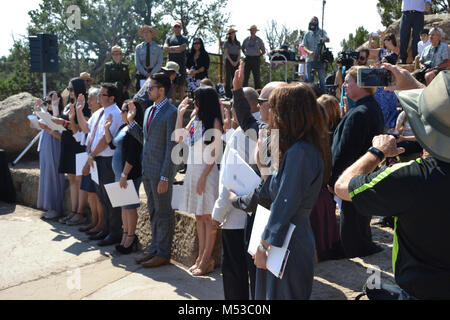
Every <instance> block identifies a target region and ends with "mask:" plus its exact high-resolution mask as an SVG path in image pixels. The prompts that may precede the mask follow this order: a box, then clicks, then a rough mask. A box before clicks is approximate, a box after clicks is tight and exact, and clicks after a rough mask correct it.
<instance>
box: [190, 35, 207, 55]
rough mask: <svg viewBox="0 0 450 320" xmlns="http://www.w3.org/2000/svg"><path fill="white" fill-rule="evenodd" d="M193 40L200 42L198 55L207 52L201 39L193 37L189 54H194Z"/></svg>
mask: <svg viewBox="0 0 450 320" xmlns="http://www.w3.org/2000/svg"><path fill="white" fill-rule="evenodd" d="M195 42H200V43H201V45H200V55H204V54H206V55H207V54H208V52H206V49H205V44H204V43H203V40H202V39H201V38H194V40H192V48H191V53H190V54H191V56H194V54H195V48H194V43H195Z"/></svg>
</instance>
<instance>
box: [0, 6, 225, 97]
mask: <svg viewBox="0 0 450 320" xmlns="http://www.w3.org/2000/svg"><path fill="white" fill-rule="evenodd" d="M74 6H76V8H78V9H79V11H78V12H79V13H80V25H79V28H77V27H75V28H74V27H73V25H72V24H71V23H70V21H71V19H72V18H73V15H74V12H73V11H71V10H70V8H71V7H72V8H73V7H74ZM226 6H227V0H211V1H208V3H203V2H199V1H195V0H183V1H180V0H96V1H94V0H41V3H40V5H39V8H38V9H36V10H32V11H30V12H29V13H28V14H29V16H30V18H31V22H30V24H29V26H28V34H29V36H34V35H37V34H39V33H50V34H55V35H56V36H57V37H58V46H59V59H60V64H59V65H60V68H59V72H58V73H52V74H47V83H48V88H51V89H56V90H62V89H64V88H65V87H66V86H67V82H68V80H69V79H71V78H73V77H76V76H78V75H79V74H80V73H81V72H84V71H86V72H89V73H90V74H91V76H93V77H94V78H96V80H97V82H100V81H102V78H103V67H104V64H105V63H106V62H107V61H108V60H109V59H110V58H111V56H110V51H111V48H112V47H113V46H114V45H119V46H121V47H122V49H123V51H124V58H123V59H124V62H125V63H127V64H128V65H129V67H130V73H131V74H130V76H133V75H134V72H135V71H136V70H135V66H134V51H135V48H136V45H137V44H138V43H140V42H141V41H142V40H143V39H142V38H141V37H140V36H139V35H138V30H139V28H140V27H142V26H143V25H144V24H148V25H151V26H152V27H154V28H155V29H156V30H157V32H158V34H157V36H156V38H154V41H155V42H157V43H159V44H163V43H164V41H165V39H166V37H167V35H168V33H169V32H171V24H170V18H172V19H173V20H181V21H182V22H183V24H184V26H185V28H184V30H185V32H186V34H187V35H188V36H190V38H192V37H194V36H202V37H203V38H204V41H205V42H208V40H211V39H215V40H217V36H218V34H217V30H216V29H217V27H218V26H224V25H225V24H227V23H228V19H229V16H227V15H226V14H223V11H224V9H225V8H226ZM220 36H221V34H220ZM13 64H17V67H15V68H12V67H11V65H13ZM28 66H29V49H28V38H25V39H20V40H18V41H16V43H15V44H14V46H13V48H12V49H11V50H10V55H9V56H8V57H3V58H1V59H0V67H1V69H0V75H1V76H0V88H7V89H5V90H2V94H3V95H6V96H8V95H11V94H15V93H18V92H21V91H29V92H30V93H32V94H35V95H40V92H41V88H42V83H41V81H42V79H41V78H42V75H40V74H32V73H30V71H29V67H28ZM19 67H20V68H19ZM29 81H33V83H34V84H33V85H27V83H28V82H29Z"/></svg>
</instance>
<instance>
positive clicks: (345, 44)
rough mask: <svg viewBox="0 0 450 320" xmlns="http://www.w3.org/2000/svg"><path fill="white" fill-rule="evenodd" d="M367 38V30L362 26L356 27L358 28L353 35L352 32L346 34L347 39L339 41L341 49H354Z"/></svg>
mask: <svg viewBox="0 0 450 320" xmlns="http://www.w3.org/2000/svg"><path fill="white" fill-rule="evenodd" d="M368 40H369V31H367V30H366V29H364V27H363V26H361V27H358V29H356V32H355V35H353V33H350V34H349V35H348V39H344V40H342V41H341V46H342V50H344V51H347V50H356V49H357V48H358V47H360V46H361V45H363V44H364V43H365V42H366V41H368Z"/></svg>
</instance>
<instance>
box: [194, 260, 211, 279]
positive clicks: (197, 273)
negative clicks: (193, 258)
mask: <svg viewBox="0 0 450 320" xmlns="http://www.w3.org/2000/svg"><path fill="white" fill-rule="evenodd" d="M215 266H216V264H215V261H214V259H211V260H210V262H209V263H208V265H207V266H206V267H205V268H204V269H202V268H201V267H198V268H197V269H195V270H194V271H192V275H193V276H194V277H199V276H203V275H205V274H208V273H211V272H213V271H214V268H215Z"/></svg>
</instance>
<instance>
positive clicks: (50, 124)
mask: <svg viewBox="0 0 450 320" xmlns="http://www.w3.org/2000/svg"><path fill="white" fill-rule="evenodd" d="M35 114H36V115H37V116H38V117H39V118H41V119H42V120H44V121H45V124H46V125H47V126H48V127H49V128H50V129H51V130H53V131H65V130H66V129H65V128H64V127H63V126H61V125H59V124H56V123H54V122H53V120H52V116H51V115H50V113H47V112H43V111H36V112H35Z"/></svg>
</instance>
